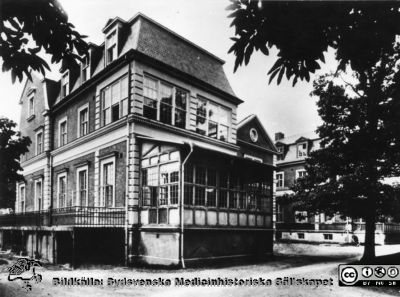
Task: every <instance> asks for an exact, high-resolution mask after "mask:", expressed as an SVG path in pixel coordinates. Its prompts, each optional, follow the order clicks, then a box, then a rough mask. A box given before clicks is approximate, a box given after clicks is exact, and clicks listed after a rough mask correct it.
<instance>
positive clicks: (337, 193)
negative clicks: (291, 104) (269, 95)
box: [227, 0, 400, 260]
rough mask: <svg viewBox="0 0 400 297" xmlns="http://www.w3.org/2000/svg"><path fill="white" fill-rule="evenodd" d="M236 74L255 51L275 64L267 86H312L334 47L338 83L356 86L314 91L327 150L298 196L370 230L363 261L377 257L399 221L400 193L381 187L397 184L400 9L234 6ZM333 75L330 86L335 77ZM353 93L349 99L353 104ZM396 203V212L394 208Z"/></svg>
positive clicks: (392, 5)
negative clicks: (382, 232)
mask: <svg viewBox="0 0 400 297" xmlns="http://www.w3.org/2000/svg"><path fill="white" fill-rule="evenodd" d="M231 2H232V4H231V5H229V6H228V7H227V9H228V10H232V11H233V12H232V13H231V14H230V15H229V17H231V18H233V21H232V24H231V26H234V27H235V35H236V36H235V37H234V38H232V40H233V41H234V44H233V45H232V47H231V49H230V50H229V51H230V52H233V53H234V54H235V55H236V61H235V70H236V69H237V68H238V67H239V66H241V65H243V62H244V64H247V63H249V61H250V57H251V55H252V54H253V52H254V51H257V50H260V51H261V52H262V53H264V54H265V55H269V52H270V49H271V48H272V47H275V48H276V49H277V51H278V56H277V59H276V62H275V64H274V65H273V66H272V68H271V69H270V70H269V72H268V75H269V77H270V79H269V81H270V82H271V81H272V80H273V79H274V78H277V82H278V84H279V83H280V82H281V80H282V78H283V77H285V76H286V78H287V79H288V80H290V79H293V85H295V84H296V82H297V81H298V79H300V80H306V81H309V80H310V73H314V72H315V71H316V70H317V69H319V68H320V63H321V62H324V52H325V51H327V49H328V48H329V47H331V48H333V49H334V50H335V51H336V59H337V61H338V62H339V66H338V69H337V71H336V74H335V75H336V76H337V75H343V73H344V72H346V70H350V71H351V72H352V73H353V75H354V79H355V80H356V81H357V82H356V83H345V84H344V85H345V86H343V85H338V84H337V80H335V79H334V78H332V77H330V76H325V77H322V78H320V79H319V80H317V81H316V83H315V85H314V88H315V90H314V92H313V95H315V96H317V97H319V102H318V107H319V113H320V116H321V117H322V120H323V121H324V124H323V125H322V126H321V127H319V128H318V132H319V135H320V137H321V138H322V139H323V144H325V145H326V146H325V148H324V149H321V150H319V151H317V152H315V153H313V154H312V157H311V158H310V159H309V160H308V165H307V169H308V170H309V172H308V173H309V177H308V178H307V179H306V180H304V181H302V182H300V183H299V186H298V187H297V188H296V189H295V190H296V191H297V192H298V196H297V197H299V199H297V201H303V202H302V206H303V207H305V208H308V209H310V210H314V211H315V212H328V213H329V212H333V211H341V212H342V213H343V214H345V215H347V214H349V215H352V216H353V215H360V216H362V217H363V218H364V219H365V222H366V236H365V249H364V255H363V259H364V260H370V259H372V258H374V257H375V222H376V219H377V217H379V215H380V214H385V213H390V212H389V210H395V211H398V210H399V208H398V204H397V202H396V201H397V200H392V198H393V195H394V194H395V193H396V188H395V187H392V186H389V185H386V184H384V183H383V182H382V179H383V178H385V177H390V176H396V175H399V173H400V172H399V171H400V165H399V164H400V162H399V161H400V159H399V158H400V156H399V152H400V126H399V121H398V119H399V116H400V115H399V114H398V111H399V100H400V98H399V91H400V89H399V87H400V81H399V74H398V60H399V54H398V52H399V51H398V46H396V47H395V46H394V43H395V40H396V35H399V34H400V2H389V1H384V2H372V1H354V2H353V1H346V2H340V3H337V2H332V1H328V2H307V1H306V2H294V1H293V2H292V1H288V2H286V1H265V2H264V1H258V0H231ZM335 75H334V76H335ZM348 89H351V91H352V94H351V95H350V93H349V91H348ZM393 203H394V204H395V205H394V206H396V208H394V206H393Z"/></svg>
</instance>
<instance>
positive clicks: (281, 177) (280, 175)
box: [275, 171, 285, 189]
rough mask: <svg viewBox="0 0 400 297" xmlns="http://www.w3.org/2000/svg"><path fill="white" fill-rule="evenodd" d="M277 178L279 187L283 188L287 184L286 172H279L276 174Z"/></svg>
mask: <svg viewBox="0 0 400 297" xmlns="http://www.w3.org/2000/svg"><path fill="white" fill-rule="evenodd" d="M275 178H276V187H277V188H278V189H280V188H283V187H284V186H285V180H284V172H283V171H281V172H277V173H276V175H275Z"/></svg>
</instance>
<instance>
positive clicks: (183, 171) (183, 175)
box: [179, 142, 193, 269]
mask: <svg viewBox="0 0 400 297" xmlns="http://www.w3.org/2000/svg"><path fill="white" fill-rule="evenodd" d="M187 144H188V145H189V147H190V151H189V153H188V155H187V156H186V158H185V159H184V160H183V162H182V164H181V166H182V169H181V200H180V202H179V208H180V223H181V230H180V233H179V235H180V236H179V262H180V263H181V267H182V268H183V269H185V260H184V258H183V231H184V229H183V222H184V220H183V216H184V208H183V202H184V198H185V197H184V195H185V163H186V162H187V160H188V159H189V157H190V155H191V154H192V153H193V142H189V143H187Z"/></svg>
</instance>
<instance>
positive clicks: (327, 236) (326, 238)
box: [324, 234, 333, 240]
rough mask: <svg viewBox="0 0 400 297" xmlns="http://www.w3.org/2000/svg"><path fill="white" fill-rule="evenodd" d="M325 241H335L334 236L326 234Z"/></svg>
mask: <svg viewBox="0 0 400 297" xmlns="http://www.w3.org/2000/svg"><path fill="white" fill-rule="evenodd" d="M324 239H325V240H332V239H333V235H332V234H324Z"/></svg>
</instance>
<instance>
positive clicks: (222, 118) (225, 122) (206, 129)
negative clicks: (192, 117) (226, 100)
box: [196, 97, 232, 141]
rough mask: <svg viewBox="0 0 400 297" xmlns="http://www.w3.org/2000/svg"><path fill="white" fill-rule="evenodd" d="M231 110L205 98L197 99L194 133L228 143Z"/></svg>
mask: <svg viewBox="0 0 400 297" xmlns="http://www.w3.org/2000/svg"><path fill="white" fill-rule="evenodd" d="M231 115H232V112H231V110H229V109H227V108H225V107H223V106H221V105H218V104H216V103H213V102H211V101H209V100H207V99H205V98H200V97H199V98H198V99H197V117H196V132H197V133H199V134H202V135H207V136H209V137H212V138H216V139H219V140H223V141H228V137H229V127H230V123H231Z"/></svg>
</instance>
